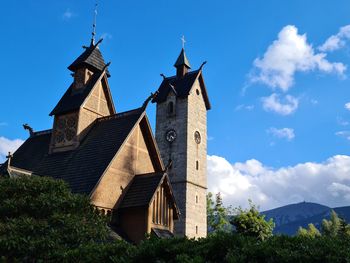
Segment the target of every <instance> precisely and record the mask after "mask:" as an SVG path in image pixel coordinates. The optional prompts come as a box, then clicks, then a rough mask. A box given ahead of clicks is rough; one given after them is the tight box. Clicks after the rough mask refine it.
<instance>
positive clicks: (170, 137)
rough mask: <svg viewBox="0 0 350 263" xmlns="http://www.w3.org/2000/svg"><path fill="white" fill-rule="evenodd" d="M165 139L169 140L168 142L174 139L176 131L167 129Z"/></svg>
mask: <svg viewBox="0 0 350 263" xmlns="http://www.w3.org/2000/svg"><path fill="white" fill-rule="evenodd" d="M165 139H166V140H167V141H168V142H170V143H171V142H173V141H175V139H176V132H175V131H174V130H169V131H167V133H166V134H165Z"/></svg>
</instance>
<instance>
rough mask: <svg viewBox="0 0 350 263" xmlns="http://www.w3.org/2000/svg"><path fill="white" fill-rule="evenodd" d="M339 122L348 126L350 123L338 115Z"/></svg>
mask: <svg viewBox="0 0 350 263" xmlns="http://www.w3.org/2000/svg"><path fill="white" fill-rule="evenodd" d="M337 123H338V124H339V125H341V126H348V125H349V124H350V123H349V121H347V120H344V119H343V118H342V117H339V116H338V117H337Z"/></svg>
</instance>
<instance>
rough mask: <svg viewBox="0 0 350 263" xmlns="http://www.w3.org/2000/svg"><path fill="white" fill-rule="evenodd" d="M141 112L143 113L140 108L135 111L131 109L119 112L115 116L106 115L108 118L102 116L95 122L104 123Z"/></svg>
mask: <svg viewBox="0 0 350 263" xmlns="http://www.w3.org/2000/svg"><path fill="white" fill-rule="evenodd" d="M141 112H143V109H142V107H141V108H136V109H133V110H128V111H124V112H120V113H116V114H112V115H108V116H103V117H100V118H97V119H96V122H102V121H106V120H111V119H117V118H120V117H125V116H129V115H132V114H136V113H141Z"/></svg>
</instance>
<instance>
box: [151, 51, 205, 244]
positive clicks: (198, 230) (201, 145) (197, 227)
mask: <svg viewBox="0 0 350 263" xmlns="http://www.w3.org/2000/svg"><path fill="white" fill-rule="evenodd" d="M204 64H205V63H203V64H202V66H201V67H200V68H199V69H197V70H194V71H190V69H191V66H190V63H189V61H188V59H187V57H186V54H185V50H184V48H182V50H181V53H180V55H179V57H178V59H177V60H176V62H175V65H174V66H175V68H176V75H175V76H172V77H165V76H163V78H164V79H163V81H162V83H161V85H160V87H159V89H158V92H157V95H156V97H155V98H154V99H153V102H155V103H157V113H156V141H157V143H158V146H159V149H160V153H161V156H162V159H163V161H164V162H165V163H167V162H169V163H171V166H170V168H169V177H170V181H171V185H172V188H173V192H174V196H175V199H176V202H177V204H178V206H179V209H180V213H181V215H180V219H179V220H178V221H177V222H176V223H175V233H176V234H177V235H179V236H187V237H190V238H192V237H195V238H199V237H205V236H206V235H207V213H206V193H207V167H206V166H207V161H206V160H207V110H209V109H210V102H209V99H208V94H207V90H206V87H205V83H204V79H203V74H202V68H203V65H204Z"/></svg>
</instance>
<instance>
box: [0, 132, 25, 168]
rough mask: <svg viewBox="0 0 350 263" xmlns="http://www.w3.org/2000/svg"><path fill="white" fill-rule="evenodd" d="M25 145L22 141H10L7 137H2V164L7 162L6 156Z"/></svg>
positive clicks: (0, 159) (0, 160) (0, 158)
mask: <svg viewBox="0 0 350 263" xmlns="http://www.w3.org/2000/svg"><path fill="white" fill-rule="evenodd" d="M22 143H23V140H21V139H14V140H10V139H7V138H5V137H2V136H1V137H0V163H3V162H4V161H5V160H6V156H7V154H8V153H9V152H11V153H13V152H14V151H16V150H17V148H18V147H19V146H21V144H22Z"/></svg>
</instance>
